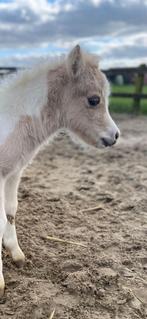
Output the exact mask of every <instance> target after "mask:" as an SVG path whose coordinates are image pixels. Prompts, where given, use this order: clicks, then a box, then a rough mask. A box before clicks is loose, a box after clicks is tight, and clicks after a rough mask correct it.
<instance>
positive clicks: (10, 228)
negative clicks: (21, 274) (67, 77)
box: [3, 173, 25, 266]
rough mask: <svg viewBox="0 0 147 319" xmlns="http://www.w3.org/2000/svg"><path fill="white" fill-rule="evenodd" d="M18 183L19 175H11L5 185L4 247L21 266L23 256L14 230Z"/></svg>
mask: <svg viewBox="0 0 147 319" xmlns="http://www.w3.org/2000/svg"><path fill="white" fill-rule="evenodd" d="M19 181H20V173H17V174H13V175H11V176H10V177H9V178H8V179H7V180H6V183H5V211H6V215H7V224H6V229H5V232H4V237H3V239H4V245H5V247H6V249H8V251H9V252H10V254H11V256H12V259H13V260H14V262H15V263H16V264H17V265H18V266H21V265H22V264H23V263H24V260H25V256H24V254H23V252H22V250H21V248H20V247H19V244H18V240H17V234H16V228H15V215H16V211H17V206H18V200H17V190H18V186H19Z"/></svg>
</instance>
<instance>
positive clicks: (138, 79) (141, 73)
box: [104, 64, 147, 113]
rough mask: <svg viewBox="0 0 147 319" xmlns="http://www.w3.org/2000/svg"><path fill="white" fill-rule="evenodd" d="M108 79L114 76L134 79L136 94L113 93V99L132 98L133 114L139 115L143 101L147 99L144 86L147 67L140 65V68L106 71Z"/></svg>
mask: <svg viewBox="0 0 147 319" xmlns="http://www.w3.org/2000/svg"><path fill="white" fill-rule="evenodd" d="M104 73H105V74H106V75H107V77H108V78H111V77H112V76H113V77H114V76H117V75H122V76H123V77H128V75H129V76H131V77H132V78H134V93H120V92H117V93H113V92H112V94H111V96H112V97H122V98H132V99H133V104H132V106H133V112H134V113H139V110H140V102H141V99H147V94H143V93H142V92H143V86H144V82H145V74H147V66H146V65H145V64H142V65H140V66H139V67H138V68H115V69H109V70H104Z"/></svg>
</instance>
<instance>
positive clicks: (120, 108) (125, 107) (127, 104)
mask: <svg viewBox="0 0 147 319" xmlns="http://www.w3.org/2000/svg"><path fill="white" fill-rule="evenodd" d="M134 90H135V87H134V85H115V84H112V85H111V91H112V92H113V93H118V92H119V93H134ZM143 93H145V94H147V85H144V88H143ZM132 104H133V99H130V98H120V97H115V98H114V97H110V110H111V111H112V112H116V113H132V111H133V109H132ZM140 114H146V115H147V99H142V100H141V105H140Z"/></svg>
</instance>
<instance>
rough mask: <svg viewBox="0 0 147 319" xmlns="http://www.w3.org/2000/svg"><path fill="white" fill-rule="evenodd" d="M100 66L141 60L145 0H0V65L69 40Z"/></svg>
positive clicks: (59, 48) (146, 37)
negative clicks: (96, 56) (89, 53)
mask: <svg viewBox="0 0 147 319" xmlns="http://www.w3.org/2000/svg"><path fill="white" fill-rule="evenodd" d="M77 43H79V44H81V46H82V47H83V48H85V49H86V50H89V51H91V52H93V53H96V54H98V55H99V56H100V57H101V65H102V67H103V68H108V67H115V66H123V65H133V66H135V65H139V64H140V63H147V0H87V1H86V0H48V1H47V0H0V65H21V66H23V65H26V64H29V63H31V62H32V61H36V59H38V58H40V56H46V55H48V56H54V55H59V54H64V53H66V52H68V51H69V50H70V48H72V47H73V46H74V45H75V44H77Z"/></svg>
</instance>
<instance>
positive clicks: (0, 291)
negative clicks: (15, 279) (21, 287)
mask: <svg viewBox="0 0 147 319" xmlns="http://www.w3.org/2000/svg"><path fill="white" fill-rule="evenodd" d="M4 289H5V282H4V279H3V278H2V279H1V280H0V298H2V297H3V295H4Z"/></svg>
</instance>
